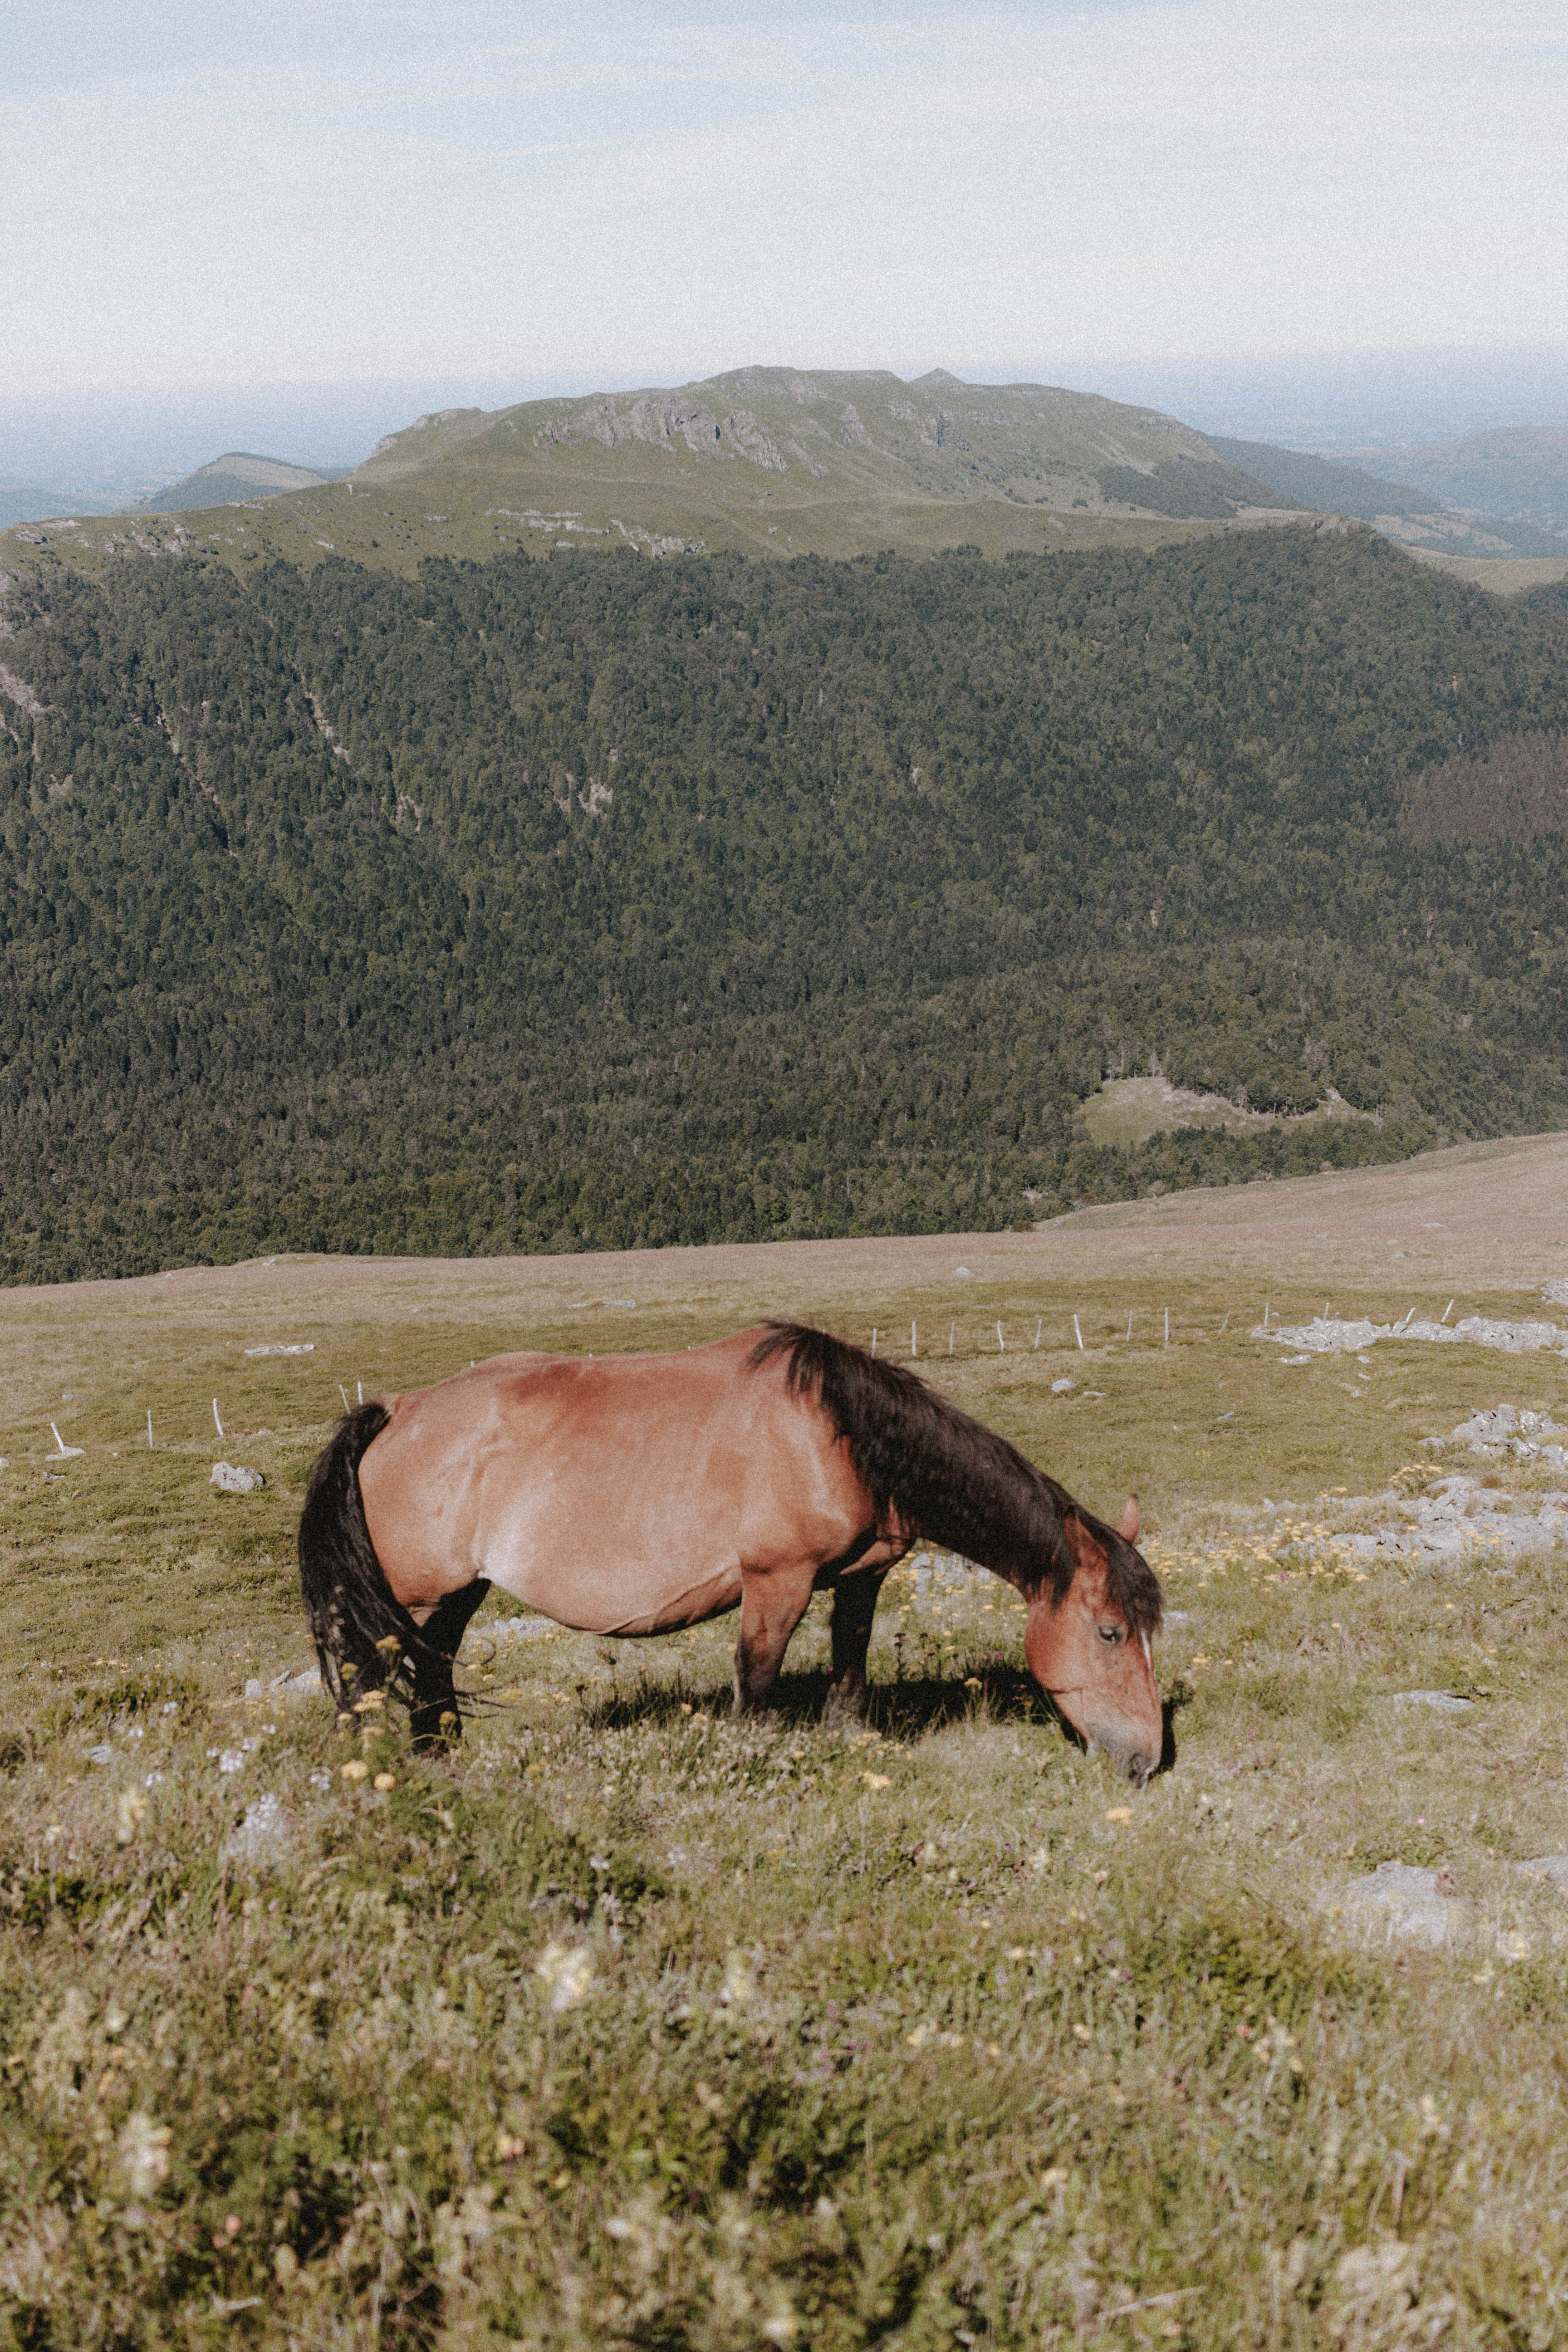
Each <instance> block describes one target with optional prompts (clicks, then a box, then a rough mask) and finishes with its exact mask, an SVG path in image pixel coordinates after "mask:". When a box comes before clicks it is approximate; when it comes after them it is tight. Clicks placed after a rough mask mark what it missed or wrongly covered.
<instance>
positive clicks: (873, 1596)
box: [822, 1568, 888, 1731]
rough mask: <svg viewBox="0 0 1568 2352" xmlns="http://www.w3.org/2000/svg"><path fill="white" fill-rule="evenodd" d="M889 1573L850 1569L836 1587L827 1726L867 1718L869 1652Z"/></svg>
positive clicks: (843, 1726) (824, 1716)
mask: <svg viewBox="0 0 1568 2352" xmlns="http://www.w3.org/2000/svg"><path fill="white" fill-rule="evenodd" d="M887 1573H888V1570H887V1569H886V1568H855V1569H849V1570H846V1571H845V1573H844V1574H843V1575H841V1576H840V1577H839V1580H838V1582H837V1585H836V1586H835V1588H834V1593H833V1680H832V1682H831V1683H830V1684H829V1685H828V1689H827V1704H826V1706H825V1707H824V1708H823V1710H822V1721H823V1726H824V1727H825V1729H826V1730H829V1731H832V1730H838V1729H844V1730H847V1729H848V1728H849V1727H851V1726H853V1725H856V1724H860V1723H864V1722H865V1720H866V1655H867V1653H868V1650H869V1649H870V1647H871V1620H872V1618H873V1617H874V1616H875V1615H876V1613H877V1600H878V1596H879V1593H880V1592H881V1590H882V1583H883V1580H884V1578H885V1577H886V1576H887Z"/></svg>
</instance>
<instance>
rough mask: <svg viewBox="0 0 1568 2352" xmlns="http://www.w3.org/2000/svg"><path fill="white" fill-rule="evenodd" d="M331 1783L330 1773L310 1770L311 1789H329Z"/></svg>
mask: <svg viewBox="0 0 1568 2352" xmlns="http://www.w3.org/2000/svg"><path fill="white" fill-rule="evenodd" d="M331 1785H332V1776H331V1773H330V1772H312V1773H311V1775H310V1786H311V1788H312V1789H330V1788H331Z"/></svg>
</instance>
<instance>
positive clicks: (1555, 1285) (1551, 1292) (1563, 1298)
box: [1541, 1279, 1568, 1307]
mask: <svg viewBox="0 0 1568 2352" xmlns="http://www.w3.org/2000/svg"><path fill="white" fill-rule="evenodd" d="M1541 1296H1542V1298H1544V1299H1545V1301H1546V1303H1547V1305H1548V1307H1568V1281H1563V1280H1561V1279H1559V1280H1558V1281H1556V1282H1549V1283H1548V1284H1547V1285H1546V1286H1545V1287H1544V1289H1543V1290H1542V1294H1541Z"/></svg>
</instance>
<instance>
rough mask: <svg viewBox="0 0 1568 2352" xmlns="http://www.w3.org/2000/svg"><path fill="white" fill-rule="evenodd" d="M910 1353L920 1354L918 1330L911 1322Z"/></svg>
mask: <svg viewBox="0 0 1568 2352" xmlns="http://www.w3.org/2000/svg"><path fill="white" fill-rule="evenodd" d="M919 1354H920V1331H919V1328H918V1327H917V1326H916V1325H915V1324H913V1323H911V1324H910V1355H911V1356H918V1355H919Z"/></svg>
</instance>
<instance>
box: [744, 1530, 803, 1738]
mask: <svg viewBox="0 0 1568 2352" xmlns="http://www.w3.org/2000/svg"><path fill="white" fill-rule="evenodd" d="M815 1576H816V1569H815V1565H814V1564H812V1563H810V1562H805V1563H803V1564H802V1565H801V1566H799V1567H798V1568H787V1569H780V1568H771V1569H751V1568H746V1569H742V1571H741V1638H740V1640H739V1641H738V1642H737V1643H736V1644H735V1712H736V1714H737V1715H761V1714H763V1712H764V1711H765V1710H766V1707H767V1704H768V1701H769V1699H770V1698H771V1697H772V1696H773V1685H774V1683H775V1682H776V1681H777V1680H778V1672H779V1668H780V1666H781V1665H782V1664H784V1652H785V1650H787V1649H788V1647H789V1637H790V1635H791V1634H792V1633H794V1632H795V1627H796V1626H797V1625H798V1624H799V1623H800V1621H801V1619H802V1618H803V1617H804V1616H805V1612H806V1609H807V1607H808V1605H809V1603H810V1601H811V1593H812V1585H813V1582H814V1580H815Z"/></svg>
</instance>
